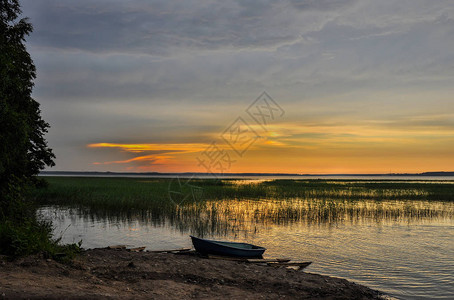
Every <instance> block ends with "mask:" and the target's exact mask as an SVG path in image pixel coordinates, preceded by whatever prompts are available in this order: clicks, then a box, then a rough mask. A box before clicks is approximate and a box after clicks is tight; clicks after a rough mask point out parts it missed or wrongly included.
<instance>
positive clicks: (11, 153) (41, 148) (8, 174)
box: [0, 0, 55, 218]
mask: <svg viewBox="0 0 454 300" xmlns="http://www.w3.org/2000/svg"><path fill="white" fill-rule="evenodd" d="M20 14H21V10H20V5H19V2H18V1H17V0H0V218H2V217H5V215H10V214H11V212H10V209H11V207H12V206H14V207H16V206H17V205H16V204H17V203H16V204H15V202H18V201H21V198H22V196H21V194H22V190H23V188H24V186H25V185H27V184H29V183H31V182H35V181H36V180H35V176H36V175H37V174H38V173H39V171H40V170H42V169H43V168H44V167H45V166H53V165H54V162H53V158H54V157H55V156H54V154H53V153H52V150H51V149H50V148H49V147H48V146H47V142H46V140H45V138H44V134H45V133H46V132H47V128H48V127H49V125H48V124H47V123H46V122H44V121H43V120H42V119H41V112H40V109H39V103H38V102H36V101H35V100H34V99H33V98H32V97H31V93H32V88H33V80H34V79H35V76H36V70H35V66H34V64H33V61H32V59H31V57H30V55H29V54H28V52H27V49H26V47H25V44H24V43H25V37H26V36H28V35H29V34H30V32H31V31H32V30H33V28H32V25H31V24H30V23H29V22H28V19H27V18H23V19H18V18H19V15H20Z"/></svg>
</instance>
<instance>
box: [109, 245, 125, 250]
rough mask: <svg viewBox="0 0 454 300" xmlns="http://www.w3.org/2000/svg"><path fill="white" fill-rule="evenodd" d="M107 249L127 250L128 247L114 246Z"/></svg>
mask: <svg viewBox="0 0 454 300" xmlns="http://www.w3.org/2000/svg"><path fill="white" fill-rule="evenodd" d="M107 248H109V249H126V245H113V246H109V247H107Z"/></svg>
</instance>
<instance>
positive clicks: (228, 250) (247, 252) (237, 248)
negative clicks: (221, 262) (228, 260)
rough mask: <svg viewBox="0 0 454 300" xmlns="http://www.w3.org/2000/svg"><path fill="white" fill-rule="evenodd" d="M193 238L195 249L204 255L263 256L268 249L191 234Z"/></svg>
mask: <svg viewBox="0 0 454 300" xmlns="http://www.w3.org/2000/svg"><path fill="white" fill-rule="evenodd" d="M191 239H192V244H193V245H194V248H195V250H196V251H197V252H199V253H201V254H204V255H207V254H215V255H223V256H234V257H261V256H262V255H263V253H264V252H265V250H266V249H265V248H263V247H259V246H255V245H251V244H246V243H233V242H220V241H213V240H206V239H201V238H198V237H195V236H191Z"/></svg>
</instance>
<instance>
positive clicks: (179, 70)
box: [22, 0, 454, 168]
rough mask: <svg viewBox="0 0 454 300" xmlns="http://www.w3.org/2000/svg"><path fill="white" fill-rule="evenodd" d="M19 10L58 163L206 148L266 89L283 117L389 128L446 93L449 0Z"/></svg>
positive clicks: (57, 2)
mask: <svg viewBox="0 0 454 300" xmlns="http://www.w3.org/2000/svg"><path fill="white" fill-rule="evenodd" d="M22 4H23V11H24V15H25V16H29V17H30V18H31V21H32V23H33V25H34V27H35V31H34V33H33V34H32V36H31V37H30V38H29V40H28V47H29V50H30V52H31V55H32V57H33V59H34V61H35V64H36V66H37V70H38V78H37V80H36V87H35V90H34V97H35V98H36V99H37V100H38V101H39V102H41V103H42V105H43V112H44V114H45V119H46V120H48V121H49V122H50V123H51V125H53V128H52V129H51V132H50V134H49V140H50V143H51V145H55V146H54V148H56V150H57V151H58V152H57V154H58V155H61V156H63V157H65V156H66V155H71V156H72V157H74V155H75V153H77V151H78V150H77V151H76V150H75V149H76V148H75V147H76V144H77V145H79V146H78V148H77V149H79V150H80V149H81V147H82V148H83V146H81V145H83V144H84V143H90V142H96V141H100V140H103V141H107V140H109V141H112V140H114V139H115V138H116V137H118V136H121V137H122V138H117V141H119V140H121V141H125V139H126V138H125V137H129V139H130V140H131V141H132V140H140V141H142V142H152V141H159V142H176V141H188V142H189V141H191V140H192V141H193V140H197V141H206V139H207V136H208V135H209V134H212V133H213V132H216V130H218V129H219V130H221V129H222V128H223V127H224V126H225V125H226V124H228V123H229V122H230V121H231V120H232V119H234V118H236V117H237V116H238V115H239V114H241V113H242V112H244V109H245V108H246V107H247V106H248V105H249V103H250V102H251V101H253V100H254V99H255V98H256V97H257V95H258V94H259V93H261V92H262V91H263V90H266V91H268V93H270V94H271V95H272V96H273V97H274V98H275V99H276V100H278V101H280V104H281V106H282V107H283V108H284V109H286V108H288V113H287V114H286V118H288V119H290V120H297V119H298V118H302V117H308V118H309V117H310V116H309V115H307V114H305V112H306V111H311V112H320V114H321V115H326V114H328V117H329V118H333V116H336V117H337V118H342V117H343V116H345V117H348V118H355V120H356V119H357V118H360V119H361V118H363V119H364V120H370V119H374V120H380V119H383V120H388V118H389V117H394V111H396V110H399V109H402V106H403V105H406V109H408V111H410V113H409V115H408V116H406V117H408V118H411V113H414V114H415V115H418V116H420V115H421V113H422V112H424V110H427V109H428V107H429V106H430V105H429V104H427V103H424V101H426V102H428V101H429V100H430V101H431V102H432V103H435V104H437V103H444V102H443V101H445V99H447V97H448V96H447V95H449V94H450V93H452V88H451V86H452V82H453V79H454V78H453V77H454V73H453V70H454V54H453V52H452V49H454V30H453V28H454V4H453V3H452V1H451V0H440V1H431V0H401V1H392V0H382V1H375V0H364V1H356V0H343V1H334V0H317V1H315V0H301V1H297V0H288V1H259V0H252V1H242V0H230V1H222V2H213V1H207V0H188V1H166V0H160V1H145V0H135V1H119V0H118V1H111V0H109V1H108V0H97V1H89V0H80V1H69V0H41V1H35V0H23V1H22ZM384 91H385V92H386V93H385V94H386V97H388V98H380V97H381V96H380V95H381V94H382V93H384ZM427 91H433V94H436V95H437V96H433V98H431V99H429V98H428V97H430V96H425V97H426V98H423V96H421V95H426V94H424V92H427ZM399 95H405V96H400V98H399ZM406 97H409V98H411V99H406ZM403 98H405V100H402V99H403ZM396 99H397V100H396ZM432 106H434V105H432ZM344 107H347V108H348V109H343V108H344ZM434 107H435V106H434ZM442 107H444V108H442ZM389 108H392V109H389ZM446 109H448V110H449V109H452V106H450V105H447V106H446V105H445V106H440V109H439V110H441V111H442V110H446ZM286 110H287V109H286ZM434 110H435V111H431V113H433V114H437V113H439V111H436V107H435V108H434ZM311 120H312V119H311ZM313 122H315V123H317V118H315V119H314V120H313ZM433 122H435V123H437V122H444V121H443V120H441V119H440V120H434V121H433ZM422 125H423V126H425V125H427V124H422ZM189 137H190V138H189ZM149 140H152V141H149ZM125 142H126V141H125ZM81 151H82V150H81ZM65 153H67V154H65ZM81 153H83V155H85V156H86V157H87V158H86V161H87V164H88V161H93V159H89V158H88V157H89V153H91V152H90V151H87V150H83V151H82V152H81ZM74 159H75V158H74ZM82 160H83V159H82V158H77V162H78V164H80V163H81V161H82ZM68 165H70V163H65V164H64V166H65V168H68V167H67V166H68Z"/></svg>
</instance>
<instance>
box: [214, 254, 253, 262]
mask: <svg viewBox="0 0 454 300" xmlns="http://www.w3.org/2000/svg"><path fill="white" fill-rule="evenodd" d="M207 257H208V258H209V259H223V260H233V261H247V258H242V257H231V256H222V255H212V254H208V255H207Z"/></svg>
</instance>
